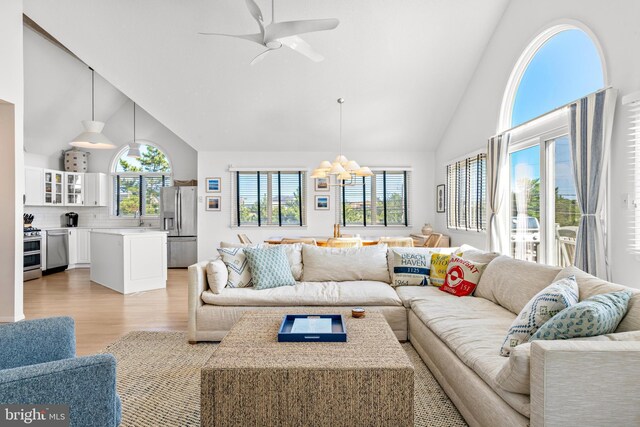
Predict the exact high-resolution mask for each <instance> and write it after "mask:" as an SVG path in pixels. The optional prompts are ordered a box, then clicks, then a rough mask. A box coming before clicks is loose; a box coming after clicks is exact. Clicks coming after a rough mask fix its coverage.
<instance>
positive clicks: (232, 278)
mask: <svg viewBox="0 0 640 427" xmlns="http://www.w3.org/2000/svg"><path fill="white" fill-rule="evenodd" d="M218 253H219V254H220V257H221V258H222V262H224V265H226V266H227V271H228V272H229V279H228V280H227V287H228V288H248V287H250V286H253V282H252V281H251V270H249V266H248V265H247V257H245V256H244V249H243V248H220V249H218Z"/></svg>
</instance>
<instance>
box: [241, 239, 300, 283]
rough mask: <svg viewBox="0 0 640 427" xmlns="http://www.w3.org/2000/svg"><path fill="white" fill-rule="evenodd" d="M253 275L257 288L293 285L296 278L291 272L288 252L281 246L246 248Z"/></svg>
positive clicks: (245, 251) (245, 252)
mask: <svg viewBox="0 0 640 427" xmlns="http://www.w3.org/2000/svg"><path fill="white" fill-rule="evenodd" d="M244 254H245V256H246V257H247V261H248V262H249V268H250V269H251V277H252V280H253V283H254V286H255V288H256V289H269V288H277V287H280V286H293V285H295V284H296V280H295V279H294V278H293V274H292V273H291V267H290V266H289V260H288V259H287V253H286V251H285V249H284V248H283V247H281V246H273V247H269V248H244Z"/></svg>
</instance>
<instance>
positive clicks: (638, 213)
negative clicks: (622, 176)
mask: <svg viewBox="0 0 640 427" xmlns="http://www.w3.org/2000/svg"><path fill="white" fill-rule="evenodd" d="M629 96H630V97H631V99H630V100H629V101H627V102H626V105H627V108H628V110H629V148H630V151H631V153H630V154H631V159H632V165H633V167H632V174H633V194H632V195H630V197H633V201H632V202H631V201H630V207H631V209H632V220H631V230H630V233H629V234H630V239H629V249H630V250H631V252H632V253H635V254H640V205H639V201H640V93H636V94H631V95H629ZM625 101H626V100H625V99H624V98H623V103H625Z"/></svg>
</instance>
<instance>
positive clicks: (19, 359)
mask: <svg viewBox="0 0 640 427" xmlns="http://www.w3.org/2000/svg"><path fill="white" fill-rule="evenodd" d="M75 355H76V337H75V324H74V321H73V319H72V318H70V317H49V318H45V319H35V320H25V321H22V322H16V323H10V324H6V325H2V326H0V369H9V368H15V367H18V366H26V365H35V364H37V363H44V362H52V361H54V360H60V359H68V358H71V357H75Z"/></svg>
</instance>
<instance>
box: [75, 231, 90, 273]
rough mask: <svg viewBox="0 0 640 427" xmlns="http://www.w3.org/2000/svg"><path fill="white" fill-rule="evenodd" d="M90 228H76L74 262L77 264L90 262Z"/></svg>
mask: <svg viewBox="0 0 640 427" xmlns="http://www.w3.org/2000/svg"><path fill="white" fill-rule="evenodd" d="M90 238H91V230H90V229H88V228H81V229H77V230H76V263H77V264H89V263H91V252H90V251H91V244H90V240H89V239H90Z"/></svg>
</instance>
